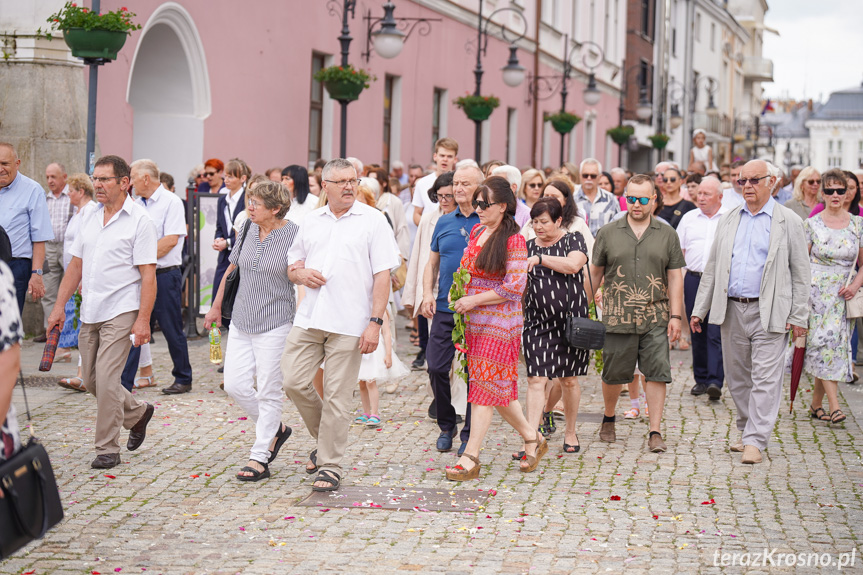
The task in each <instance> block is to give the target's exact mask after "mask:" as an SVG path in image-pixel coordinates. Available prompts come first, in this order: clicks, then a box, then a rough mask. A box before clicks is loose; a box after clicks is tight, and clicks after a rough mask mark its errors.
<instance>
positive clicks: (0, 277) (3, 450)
mask: <svg viewBox="0 0 863 575" xmlns="http://www.w3.org/2000/svg"><path fill="white" fill-rule="evenodd" d="M23 339H24V330H23V329H22V326H21V315H20V314H19V313H18V299H17V297H16V295H15V279H14V277H13V276H12V270H10V269H9V268H8V267H7V266H6V264H5V263H3V262H2V261H0V353H2V352H4V351H6V350H8V349H9V348H11V347H12V346H13V345H15V344H16V343H19V342H20V341H22V340H23ZM19 449H21V437H20V435H19V433H18V420H17V418H16V417H15V406H14V405H11V404H10V405H9V411H8V412H7V413H6V418H5V421H0V462H3V461H6V460H7V459H9V458H10V457H12V455H13V454H14V453H15V452H17V451H18V450H19Z"/></svg>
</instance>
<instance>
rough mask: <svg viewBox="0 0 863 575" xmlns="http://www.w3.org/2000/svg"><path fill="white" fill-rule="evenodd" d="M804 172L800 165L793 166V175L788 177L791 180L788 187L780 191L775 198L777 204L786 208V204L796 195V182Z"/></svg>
mask: <svg viewBox="0 0 863 575" xmlns="http://www.w3.org/2000/svg"><path fill="white" fill-rule="evenodd" d="M802 171H803V166H801V165H800V164H794V165H793V166H791V173H790V174H789V175H788V178H789V180H790V181H789V182H788V185H786V186H785V187H783V188H782V189H781V190H779V192H778V193H777V194H776V196H774V197H775V198H776V201H777V202H779V203H780V204H782V205H783V206H784V205H785V202H787V201H788V200H790V199H791V196H792V195H793V194H794V181H795V180H797V176H799V175H800V172H802Z"/></svg>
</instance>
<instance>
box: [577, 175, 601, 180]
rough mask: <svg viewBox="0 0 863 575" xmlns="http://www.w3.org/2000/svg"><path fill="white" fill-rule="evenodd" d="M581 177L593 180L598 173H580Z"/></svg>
mask: <svg viewBox="0 0 863 575" xmlns="http://www.w3.org/2000/svg"><path fill="white" fill-rule="evenodd" d="M581 177H582V178H587V179H588V180H595V179H596V178H598V177H599V174H581Z"/></svg>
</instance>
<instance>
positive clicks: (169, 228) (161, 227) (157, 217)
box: [135, 185, 186, 269]
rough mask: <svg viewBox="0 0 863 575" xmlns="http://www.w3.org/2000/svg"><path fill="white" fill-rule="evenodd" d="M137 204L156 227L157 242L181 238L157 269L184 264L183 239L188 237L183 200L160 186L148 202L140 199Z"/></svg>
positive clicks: (159, 261) (162, 259) (161, 258)
mask: <svg viewBox="0 0 863 575" xmlns="http://www.w3.org/2000/svg"><path fill="white" fill-rule="evenodd" d="M135 203H136V204H138V205H140V206H142V207H143V208H144V209H146V210H147V213H148V214H150V219H152V220H153V224H155V226H156V240H161V239H162V238H164V237H165V236H180V239H179V241H177V245H175V246H174V247H173V248H171V251H169V252H168V253H167V254H165V255H164V256H162V257H160V258H159V259H158V261H157V262H156V269H160V268H168V267H171V266H178V265H180V264H182V263H183V238H185V237H186V214H185V210H184V209H183V200H181V199H180V198H178V197H177V196H176V195H175V194H173V193H171V192H170V191H168V190H167V189H166V188H165V186H162V185H160V186H159V187H158V188H156V191H155V192H153V195H152V196H150V197H149V198H148V199H147V200H146V201H145V200H144V198H141V197H139V198H138V199H137V200H135Z"/></svg>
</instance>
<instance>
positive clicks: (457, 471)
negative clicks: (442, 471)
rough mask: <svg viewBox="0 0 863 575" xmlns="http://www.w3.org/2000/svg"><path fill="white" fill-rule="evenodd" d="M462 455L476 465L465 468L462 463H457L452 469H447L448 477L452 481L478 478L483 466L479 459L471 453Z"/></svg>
mask: <svg viewBox="0 0 863 575" xmlns="http://www.w3.org/2000/svg"><path fill="white" fill-rule="evenodd" d="M462 455H464V456H465V457H467V458H468V459H470V460H471V461H473V462H474V463H475V465H474V466H473V467H471V468H470V469H465V468H464V467H463V466H462V465H456V466H455V467H453V468H451V469H447V470H446V478H447V479H449V480H450V481H467V480H469V479H478V478H479V470H480V468H481V467H482V464H481V463H480V462H479V459H478V458H476V457H474V456H473V455H471V454H470V453H463V454H462Z"/></svg>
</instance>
